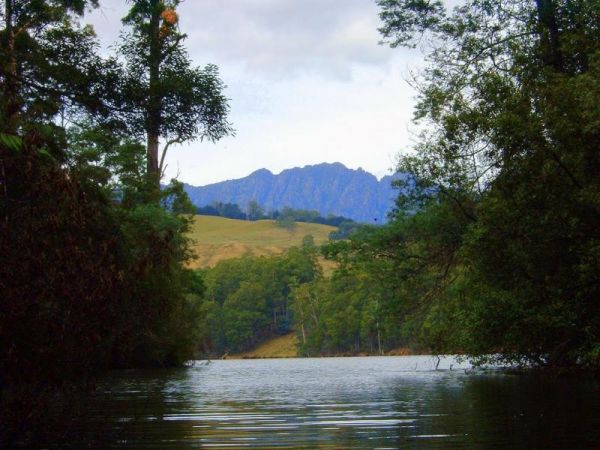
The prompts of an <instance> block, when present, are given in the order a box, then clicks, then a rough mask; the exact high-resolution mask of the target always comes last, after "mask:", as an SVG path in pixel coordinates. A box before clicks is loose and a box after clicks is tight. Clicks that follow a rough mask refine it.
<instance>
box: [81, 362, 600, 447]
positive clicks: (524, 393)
mask: <svg viewBox="0 0 600 450" xmlns="http://www.w3.org/2000/svg"><path fill="white" fill-rule="evenodd" d="M435 362H436V361H435V360H434V359H433V358H432V357H427V356H409V357H381V358H379V357H369V358H317V359H276V360H226V361H213V362H211V363H209V364H207V363H206V362H198V363H197V364H196V365H195V366H194V367H190V368H186V369H178V370H162V371H126V372H119V373H115V374H112V375H110V376H108V377H106V378H104V379H103V380H101V383H100V385H99V388H98V391H97V393H96V394H95V395H94V397H93V398H92V399H91V400H90V401H89V403H88V406H87V416H86V417H84V418H82V419H81V423H80V424H79V425H77V426H78V427H80V429H79V430H78V433H77V435H78V436H79V437H80V438H81V439H82V441H83V442H87V443H88V444H89V445H90V446H94V445H96V446H98V445H99V446H102V447H106V448H111V447H112V448H136V449H151V448H161V449H167V448H177V449H185V448H247V447H254V448H380V449H384V448H390V449H392V448H540V449H541V448H594V447H599V448H600V398H599V396H598V393H599V392H598V384H597V383H595V382H593V381H589V380H588V381H585V380H580V379H575V380H574V379H573V378H565V379H559V378H555V377H548V376H545V377H540V376H533V375H527V376H523V375H519V376H517V375H509V374H505V373H500V372H496V371H491V372H489V371H488V372H484V373H480V372H477V371H473V370H471V368H470V366H469V365H468V364H459V363H457V362H456V361H455V360H453V359H451V358H444V359H442V361H441V363H440V365H439V367H438V370H435Z"/></svg>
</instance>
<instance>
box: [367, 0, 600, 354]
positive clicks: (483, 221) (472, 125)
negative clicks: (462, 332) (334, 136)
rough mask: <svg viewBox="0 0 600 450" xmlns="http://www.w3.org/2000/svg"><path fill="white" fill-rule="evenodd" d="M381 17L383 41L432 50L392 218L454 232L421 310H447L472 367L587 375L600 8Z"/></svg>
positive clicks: (515, 5)
mask: <svg viewBox="0 0 600 450" xmlns="http://www.w3.org/2000/svg"><path fill="white" fill-rule="evenodd" d="M378 4H379V6H380V7H381V18H382V20H383V27H382V28H381V30H380V31H381V32H382V34H383V37H384V40H385V41H386V42H388V43H389V44H391V45H392V46H398V45H404V46H409V47H411V46H415V45H417V44H418V43H419V42H423V41H427V42H428V43H429V44H431V47H432V48H433V49H432V50H431V51H430V52H429V53H428V55H427V58H428V61H429V65H428V67H427V68H426V69H425V71H424V72H423V73H422V74H421V75H420V76H419V77H417V85H418V86H419V92H420V94H419V103H418V105H417V108H416V112H415V118H416V120H418V121H426V122H427V123H428V125H429V126H428V131H426V132H424V133H423V134H422V136H421V139H420V142H419V143H418V144H417V146H416V147H415V150H416V152H415V153H414V154H413V155H412V156H402V157H401V159H400V167H399V169H400V170H402V171H405V172H408V173H411V174H412V175H413V177H412V180H413V181H412V182H413V185H412V186H411V188H412V189H409V193H408V194H407V195H403V196H401V197H400V198H399V200H398V209H397V211H396V220H399V221H401V222H404V223H406V220H407V218H408V216H410V215H411V214H415V212H417V216H419V217H422V219H427V217H430V218H431V219H433V218H434V217H436V216H437V217H443V216H439V215H438V213H435V210H436V209H438V210H439V211H440V212H441V211H442V210H443V209H446V211H448V212H449V213H450V215H447V214H444V216H445V217H446V219H445V220H444V221H442V222H439V225H440V226H441V225H443V224H445V225H444V226H447V225H448V224H449V223H450V222H455V223H456V224H457V225H458V224H461V223H462V225H460V226H456V227H454V226H452V227H451V229H452V228H455V229H456V230H457V233H455V237H456V238H457V239H456V240H455V242H456V243H457V245H453V246H451V247H449V249H450V250H451V251H450V253H446V252H442V253H439V256H440V258H436V261H438V262H436V261H432V262H431V263H427V266H428V267H429V268H430V269H436V266H437V267H438V268H437V270H434V271H433V272H432V273H435V272H436V271H437V272H438V273H441V274H442V275H444V276H445V278H446V279H449V280H451V283H449V284H447V285H446V286H445V287H444V289H442V290H441V291H440V290H438V291H437V292H436V291H430V293H428V294H427V296H428V298H429V299H432V298H437V299H441V298H446V300H447V301H446V303H445V305H446V306H448V305H451V304H453V305H455V306H456V308H455V309H454V311H453V312H452V314H447V313H448V308H445V311H446V312H445V314H447V316H448V317H452V316H453V315H455V314H457V315H458V316H460V317H462V319H463V321H464V324H465V328H466V329H468V333H467V336H466V338H465V339H466V341H464V342H465V346H466V348H468V349H469V350H470V351H471V352H472V353H473V354H485V353H486V352H487V353H489V352H490V351H492V350H494V349H495V350H498V349H502V351H503V352H504V355H505V356H506V357H507V358H512V359H513V360H518V361H520V360H522V358H526V359H528V360H530V361H533V362H535V363H539V364H547V365H553V366H568V365H570V364H574V363H576V362H579V363H586V364H595V365H596V366H597V365H598V364H600V358H598V355H600V345H599V344H598V342H599V340H600V339H599V333H600V324H599V323H598V321H597V317H599V314H600V311H599V310H598V304H597V301H595V299H597V298H598V295H599V290H600V284H599V280H598V278H597V277H596V276H594V275H592V271H597V270H598V268H599V264H600V262H599V261H600V258H599V253H598V248H599V246H600V244H599V242H598V235H597V224H595V219H594V217H597V216H598V214H599V213H600V202H599V201H598V198H600V197H599V196H598V193H599V191H600V186H599V184H600V183H599V180H598V177H597V173H598V170H599V169H600V154H599V153H598V151H597V148H598V142H600V130H599V128H598V127H597V126H596V124H597V123H598V108H597V106H596V105H597V102H598V100H599V99H600V89H598V83H597V80H598V79H599V78H600V64H599V61H600V37H599V36H600V34H599V31H600V28H599V25H598V24H599V23H600V4H599V3H598V1H597V0H578V1H558V0H537V1H535V2H534V1H526V2H517V1H509V2H504V1H502V2H501V1H499V0H493V1H480V0H470V1H466V2H464V3H462V4H461V5H459V6H458V7H456V8H455V9H454V10H453V11H452V12H450V11H447V10H446V9H445V8H444V6H443V4H442V2H440V1H433V2H427V1H414V2H404V1H398V0H380V1H378ZM593 80H596V81H593ZM444 205H445V206H444ZM439 208H443V209H441V210H440V209H439ZM449 221H450V222H449ZM424 223H425V222H424ZM431 224H432V225H434V224H435V222H431ZM409 230H410V227H409ZM438 230H439V231H440V234H441V235H444V234H447V233H445V231H444V229H443V228H438ZM594 230H596V231H594ZM419 241H420V243H421V244H420V245H424V246H425V247H429V246H430V243H431V242H434V241H435V238H431V237H423V238H422V239H420V240H419ZM432 248H434V247H432ZM433 254H434V255H435V254H437V253H433ZM444 259H445V260H447V261H448V262H449V265H446V264H442V265H440V264H439V262H442V261H444ZM432 263H433V264H432ZM440 270H441V272H440ZM449 274H450V278H448V277H447V276H448V275H449ZM432 294H433V295H432ZM465 296H466V297H467V298H469V301H467V302H463V301H459V299H461V298H465ZM442 309H444V308H441V309H439V310H440V311H441V310H442ZM430 312H433V309H430ZM429 317H430V318H433V316H429ZM439 317H440V316H438V318H439ZM436 323H437V324H440V323H442V324H447V322H445V321H441V322H440V321H438V320H437V319H436V320H431V321H429V324H430V325H431V326H434V325H433V324H436ZM435 326H438V325H435ZM431 330H432V329H431V328H430V331H431ZM433 334H435V333H433ZM433 334H431V333H430V336H433ZM463 337H464V336H463ZM463 348H465V347H463Z"/></svg>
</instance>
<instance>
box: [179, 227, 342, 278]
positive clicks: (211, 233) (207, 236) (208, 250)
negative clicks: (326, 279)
mask: <svg viewBox="0 0 600 450" xmlns="http://www.w3.org/2000/svg"><path fill="white" fill-rule="evenodd" d="M335 230H336V228H335V227H331V226H328V225H320V224H316V223H296V225H295V226H294V227H292V228H291V229H286V228H283V227H280V226H278V225H277V224H276V223H275V221H273V220H257V221H255V222H252V221H246V220H235V219H226V218H224V217H214V216H194V220H193V223H192V225H191V227H190V232H189V235H190V237H191V238H192V240H193V244H192V249H193V251H194V253H195V255H196V257H197V259H195V260H193V261H192V262H191V263H190V266H191V267H193V268H204V267H213V266H214V265H215V264H217V263H218V262H219V261H222V260H225V259H230V258H239V257H241V256H243V255H245V254H247V253H250V254H252V255H254V256H271V255H278V254H281V253H283V252H284V251H285V250H286V249H288V248H290V247H293V246H299V245H301V244H302V239H303V238H304V236H306V235H309V234H310V235H312V236H313V238H314V240H315V244H317V245H320V244H324V243H325V242H327V240H328V237H329V233H331V232H332V231H335ZM325 265H326V264H325ZM325 270H327V268H326V267H325Z"/></svg>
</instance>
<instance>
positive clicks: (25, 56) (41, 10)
mask: <svg viewBox="0 0 600 450" xmlns="http://www.w3.org/2000/svg"><path fill="white" fill-rule="evenodd" d="M0 5H1V6H0V8H1V9H2V11H0V18H1V20H2V22H3V25H4V27H3V28H2V30H1V31H0V41H1V45H0V60H1V61H2V63H1V64H0V83H1V85H2V97H1V98H0V106H1V108H2V115H1V121H0V132H4V133H9V134H16V133H17V132H18V131H19V129H20V128H21V129H22V128H24V123H31V122H37V123H44V124H45V125H48V124H49V123H51V121H52V119H53V118H55V117H56V116H57V115H58V114H59V113H64V112H65V109H66V108H69V107H70V108H75V109H77V108H82V107H83V108H87V109H88V110H90V109H91V110H94V111H96V112H98V110H99V109H101V107H102V106H103V105H102V102H101V101H100V96H99V95H97V94H98V93H99V92H101V91H104V88H105V87H103V86H102V83H101V82H100V80H99V78H98V76H97V75H96V74H95V73H94V72H98V71H102V70H101V65H102V63H101V60H100V58H99V57H98V56H97V55H96V54H95V46H96V43H95V41H94V40H93V30H92V29H91V28H89V27H83V28H80V27H77V26H76V23H74V22H75V20H76V17H77V16H80V15H83V13H84V11H85V9H86V8H87V7H90V8H91V7H95V6H97V5H98V1H97V0H71V1H68V0H50V1H45V2H20V1H16V0H4V1H2V2H1V3H0ZM65 55H69V57H68V58H65ZM104 81H106V80H104ZM106 88H107V89H110V88H111V86H106Z"/></svg>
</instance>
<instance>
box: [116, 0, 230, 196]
mask: <svg viewBox="0 0 600 450" xmlns="http://www.w3.org/2000/svg"><path fill="white" fill-rule="evenodd" d="M130 3H131V4H132V6H131V9H130V10H129V13H128V14H127V16H126V17H125V18H124V19H123V23H124V24H125V25H126V26H128V27H129V31H128V32H127V33H125V34H123V35H122V43H121V45H120V47H119V50H120V52H121V54H122V56H123V57H124V59H125V79H126V82H125V85H124V88H123V95H122V101H123V111H124V115H125V118H126V123H127V124H128V127H129V130H130V132H131V133H132V134H133V135H135V136H137V137H139V138H145V139H146V158H147V161H146V163H147V172H148V175H149V176H150V178H151V180H152V182H153V184H154V186H155V187H156V188H158V186H159V183H160V179H161V177H162V176H163V173H164V170H165V157H166V154H167V151H168V149H169V147H170V146H171V145H173V144H180V143H183V142H187V141H191V140H194V139H197V138H200V139H208V140H211V141H216V140H218V139H220V138H222V137H224V136H226V135H230V134H232V133H233V130H232V128H231V125H230V124H229V122H228V121H227V114H228V112H229V105H228V100H227V98H226V97H225V96H224V93H223V91H224V88H225V86H224V84H223V82H222V81H221V79H220V78H219V73H218V69H217V67H216V66H215V65H212V64H209V65H207V66H205V67H204V68H199V67H194V66H193V65H192V61H191V60H190V57H189V55H188V54H187V52H186V50H185V49H184V47H183V41H184V40H185V38H186V35H185V34H183V33H182V32H181V31H180V30H179V26H178V23H179V16H178V13H177V12H176V8H177V6H178V5H179V3H180V2H179V1H178V0H165V1H163V0H134V1H131V2H130ZM161 140H162V149H160V148H159V147H160V144H161Z"/></svg>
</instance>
